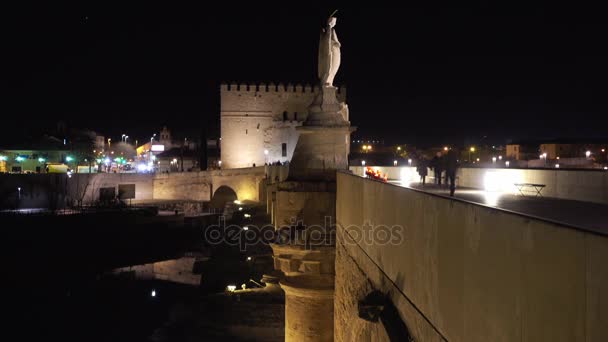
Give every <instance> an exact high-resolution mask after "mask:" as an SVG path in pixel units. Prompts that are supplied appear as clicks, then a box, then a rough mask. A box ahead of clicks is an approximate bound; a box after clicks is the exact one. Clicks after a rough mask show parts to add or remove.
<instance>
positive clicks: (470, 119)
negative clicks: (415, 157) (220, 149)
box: [0, 2, 608, 145]
mask: <svg viewBox="0 0 608 342" xmlns="http://www.w3.org/2000/svg"><path fill="white" fill-rule="evenodd" d="M125 6H126V7H127V8H125ZM128 6H133V7H132V8H128ZM335 8H338V13H337V17H338V23H337V25H336V30H337V33H338V37H339V39H340V41H341V43H342V57H343V64H342V66H341V68H340V70H339V72H338V75H337V78H336V82H335V83H336V84H337V85H341V84H346V86H347V89H348V96H347V102H348V105H349V109H350V116H351V122H352V124H353V125H355V126H357V127H358V131H357V135H358V136H369V137H372V136H373V137H377V138H379V139H384V140H386V141H398V142H403V143H414V144H424V145H428V144H445V143H462V142H465V141H475V140H479V139H481V138H482V137H483V136H488V137H490V139H496V140H503V141H504V140H506V139H527V138H529V139H537V138H547V139H550V138H556V137H563V138H572V137H576V138H587V137H589V138H607V137H608V114H607V113H608V101H606V94H607V93H608V85H607V81H606V80H607V79H608V77H607V76H608V67H607V66H606V60H608V58H607V57H608V56H607V55H606V52H605V51H604V50H605V48H604V45H605V44H604V41H605V36H604V32H607V31H608V27H607V26H608V24H606V21H605V20H604V19H603V18H601V17H599V16H598V17H596V15H599V13H598V14H596V13H594V11H593V10H592V9H587V12H585V13H579V11H577V10H576V9H572V8H568V9H564V11H555V10H554V9H551V11H549V10H547V9H542V8H533V7H532V6H526V7H521V8H516V7H513V6H510V7H502V8H488V7H476V8H468V7H465V6H464V5H461V6H453V7H445V8H432V7H414V8H403V9H401V8H399V9H396V8H392V7H386V8H370V7H369V6H365V7H363V6H362V7H353V6H352V5H349V6H336V5H332V6H329V5H324V6H315V5H311V4H309V3H305V2H302V3H295V4H289V5H285V6H281V7H274V8H273V7H270V6H268V5H257V4H256V6H253V5H249V6H246V7H242V6H241V7H239V6H237V5H236V4H233V5H230V6H227V5H225V6H224V7H223V8H217V7H216V6H214V7H213V8H211V7H200V8H168V7H164V6H163V7H158V8H149V7H146V8H140V7H137V6H134V5H124V6H121V7H119V8H112V7H110V6H105V7H96V6H89V7H82V8H74V7H68V8H59V7H55V6H54V5H53V7H52V8H41V7H37V8H35V9H33V8H30V9H16V10H15V11H14V12H12V13H13V14H14V15H12V16H11V18H8V20H7V21H5V22H4V23H3V24H2V25H3V26H5V27H4V28H3V30H2V31H3V38H4V39H3V41H5V42H6V43H5V44H6V47H5V49H4V51H6V56H7V57H8V58H7V60H8V62H6V61H5V66H6V69H7V71H8V74H7V75H6V76H7V77H3V81H4V82H3V84H2V88H3V89H2V92H3V95H4V96H3V97H4V100H3V101H1V102H2V104H1V107H0V108H2V113H3V119H4V120H3V121H4V124H3V126H4V127H5V128H6V127H8V130H6V129H5V132H3V134H2V138H3V140H15V139H23V138H24V137H27V136H28V134H29V135H37V134H39V133H41V132H42V131H44V130H45V129H53V128H54V127H55V125H56V122H57V121H59V120H63V121H65V122H66V123H68V125H70V126H73V127H80V128H86V129H90V130H94V131H98V132H100V133H103V134H106V135H113V136H120V135H121V134H122V133H126V134H128V135H130V136H131V137H133V138H134V139H135V138H137V139H149V137H150V136H151V134H152V133H155V132H156V133H157V132H158V131H159V130H160V129H161V128H162V126H163V125H166V126H168V127H169V128H170V129H171V130H172V131H174V132H175V133H176V134H178V135H180V136H192V137H195V136H198V135H200V131H201V129H202V128H203V127H204V126H209V127H210V131H211V134H213V133H214V132H216V133H217V132H218V128H219V84H220V83H221V82H222V81H225V82H231V81H236V82H246V83H250V82H271V81H273V82H275V83H278V82H284V83H288V82H292V83H294V84H295V83H299V82H300V83H313V82H314V81H315V75H316V70H315V68H316V62H317V61H316V56H317V50H316V49H317V44H318V33H319V30H320V28H321V26H322V25H323V22H324V20H325V18H326V17H327V15H329V14H330V13H331V12H332V11H333V10H334V9H335ZM7 120H8V122H7Z"/></svg>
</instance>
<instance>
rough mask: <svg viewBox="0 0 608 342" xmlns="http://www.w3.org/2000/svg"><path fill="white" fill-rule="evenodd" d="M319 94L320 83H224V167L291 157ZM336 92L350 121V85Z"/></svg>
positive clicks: (346, 119)
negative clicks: (310, 109) (316, 84)
mask: <svg viewBox="0 0 608 342" xmlns="http://www.w3.org/2000/svg"><path fill="white" fill-rule="evenodd" d="M318 94H319V86H315V87H311V86H310V85H306V86H302V85H300V84H297V85H295V86H294V85H292V84H288V85H287V86H285V85H283V84H282V83H279V84H278V85H275V84H274V83H270V84H269V85H266V84H263V83H262V84H240V85H237V84H236V83H232V84H230V85H228V84H222V85H221V87H220V98H221V104H220V105H221V137H222V142H221V144H222V145H221V148H222V150H221V151H222V152H221V160H222V167H223V168H227V169H232V168H243V167H251V166H253V164H255V165H256V166H261V165H264V164H265V163H274V162H277V161H280V162H282V163H284V162H287V161H290V160H291V158H292V156H293V152H294V149H295V146H296V143H297V141H298V138H299V135H300V134H299V132H298V131H297V130H296V127H299V126H302V124H303V123H304V122H305V121H306V120H307V118H308V112H309V110H308V109H309V106H310V105H311V104H312V102H313V101H314V100H315V98H317V97H318ZM336 95H337V100H338V102H339V112H340V114H341V115H342V117H343V118H344V120H345V121H348V106H347V105H346V103H345V101H346V88H345V87H340V88H338V89H337V91H336ZM265 151H267V154H266V153H265Z"/></svg>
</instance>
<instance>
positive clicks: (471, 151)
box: [469, 146, 475, 162]
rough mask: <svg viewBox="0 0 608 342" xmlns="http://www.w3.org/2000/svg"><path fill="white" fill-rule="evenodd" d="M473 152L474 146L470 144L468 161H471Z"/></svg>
mask: <svg viewBox="0 0 608 342" xmlns="http://www.w3.org/2000/svg"><path fill="white" fill-rule="evenodd" d="M473 152H475V147H474V146H471V148H470V149H469V162H470V161H471V153H473Z"/></svg>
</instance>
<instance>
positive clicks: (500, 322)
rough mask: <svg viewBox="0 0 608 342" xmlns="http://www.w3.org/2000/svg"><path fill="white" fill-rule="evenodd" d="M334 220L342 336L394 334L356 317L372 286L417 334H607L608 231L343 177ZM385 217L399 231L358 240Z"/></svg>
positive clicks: (580, 337) (588, 337) (527, 337)
mask: <svg viewBox="0 0 608 342" xmlns="http://www.w3.org/2000/svg"><path fill="white" fill-rule="evenodd" d="M336 216H337V225H338V227H337V233H338V234H337V235H338V238H337V240H338V244H337V257H336V299H335V322H336V334H335V336H334V337H335V339H336V340H338V341H346V340H349V339H351V337H352V332H354V331H356V332H357V333H358V334H359V336H371V337H372V340H373V339H376V340H386V339H385V338H384V337H383V336H382V333H381V332H380V331H379V330H381V328H380V324H381V323H369V322H367V321H363V320H362V319H360V318H358V317H357V316H356V313H355V312H356V304H355V303H356V302H357V301H359V300H361V299H363V298H364V297H365V295H367V294H368V293H369V291H370V290H379V291H381V292H382V293H384V294H386V295H387V296H388V297H389V298H390V299H391V301H392V302H393V303H394V305H395V307H396V308H397V310H398V314H399V316H400V318H401V319H402V320H403V321H404V322H405V324H406V326H407V328H408V330H409V332H410V333H411V335H412V336H413V338H414V339H415V340H416V341H438V340H449V341H603V340H606V337H607V336H608V311H607V310H608V309H607V308H608V297H606V296H603V295H602V294H604V293H607V291H608V268H606V267H605V260H608V236H605V235H598V234H594V233H589V232H585V231H580V230H574V229H571V228H567V227H563V226H559V225H556V224H554V223H549V222H545V221H541V220H537V219H534V218H529V217H525V216H522V215H517V214H513V213H509V212H505V211H501V210H498V209H494V208H489V207H484V206H479V205H474V204H471V203H466V202H462V201H459V200H454V199H448V198H443V197H437V196H433V195H429V194H426V193H422V192H418V191H414V190H411V189H407V188H403V187H398V186H395V185H391V184H385V183H380V182H375V181H370V180H366V179H363V178H360V177H355V176H353V175H349V174H344V173H339V174H338V191H337V202H336ZM380 225H385V226H387V227H397V226H398V227H401V232H402V233H401V237H400V238H397V240H392V239H391V240H390V241H391V242H388V243H387V242H386V241H384V242H382V241H381V240H378V239H375V240H373V239H372V240H361V239H360V238H359V237H360V236H364V235H365V233H366V232H369V231H371V232H374V231H375V229H378V227H380ZM368 236H369V235H368ZM390 236H394V237H398V236H397V235H390ZM340 325H342V326H340ZM351 340H352V339H351Z"/></svg>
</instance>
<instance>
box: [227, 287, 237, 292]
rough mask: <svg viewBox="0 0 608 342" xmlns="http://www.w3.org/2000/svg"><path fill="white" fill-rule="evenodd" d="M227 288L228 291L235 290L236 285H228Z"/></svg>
mask: <svg viewBox="0 0 608 342" xmlns="http://www.w3.org/2000/svg"><path fill="white" fill-rule="evenodd" d="M226 290H228V292H234V290H236V285H228V286H226Z"/></svg>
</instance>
